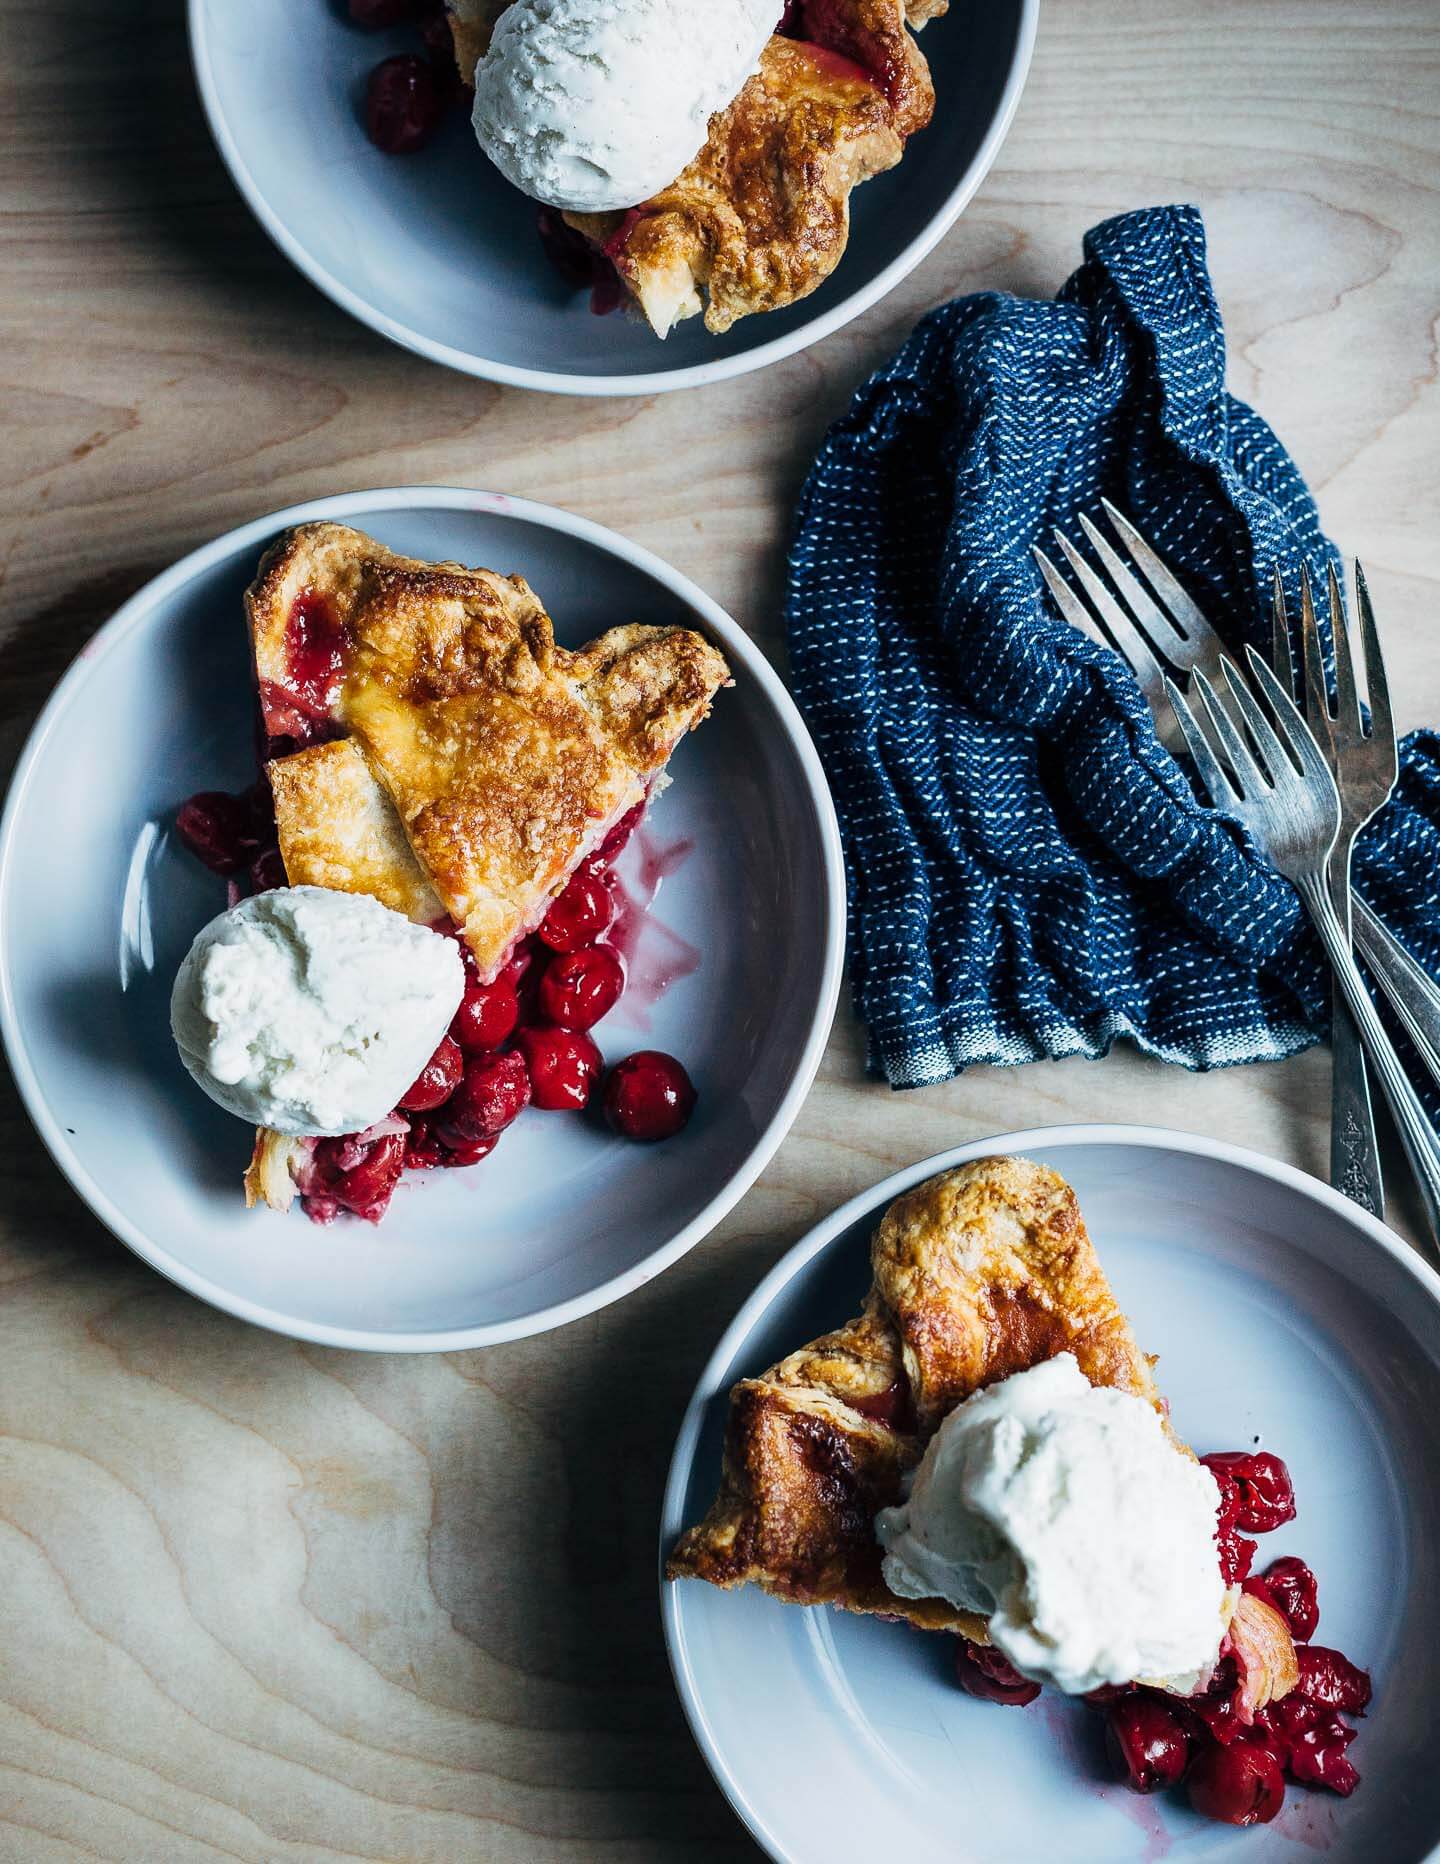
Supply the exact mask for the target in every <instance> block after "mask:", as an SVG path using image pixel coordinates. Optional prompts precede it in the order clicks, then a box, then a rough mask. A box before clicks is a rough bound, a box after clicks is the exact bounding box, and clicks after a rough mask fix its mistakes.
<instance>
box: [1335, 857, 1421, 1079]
mask: <svg viewBox="0 0 1440 1864" xmlns="http://www.w3.org/2000/svg"><path fill="white" fill-rule="evenodd" d="M1350 900H1351V907H1352V910H1353V911H1354V914H1355V942H1356V944H1357V945H1358V946H1359V947H1360V950H1361V951H1362V952H1363V953H1364V955H1365V962H1366V963H1367V964H1368V965H1369V966H1370V969H1371V970H1372V971H1373V972H1374V973H1375V976H1376V979H1377V981H1378V982H1379V984H1380V987H1381V989H1382V990H1383V991H1384V992H1385V995H1386V996H1387V997H1388V998H1389V999H1390V1001H1391V1003H1393V1004H1394V1006H1395V1009H1396V1013H1397V1014H1398V1015H1399V1017H1400V1020H1401V1022H1402V1023H1404V1025H1405V1033H1406V1034H1407V1035H1408V1036H1409V1038H1410V1040H1411V1041H1412V1042H1413V1043H1414V1044H1415V1047H1416V1049H1417V1051H1418V1052H1419V1055H1420V1059H1421V1060H1422V1061H1423V1062H1424V1064H1425V1066H1426V1067H1427V1068H1428V1069H1429V1070H1430V1072H1431V1074H1433V1075H1434V1077H1435V1079H1436V1080H1437V1081H1440V988H1437V986H1436V984H1435V982H1434V980H1433V978H1431V977H1430V975H1429V973H1428V972H1426V971H1423V970H1421V968H1420V966H1419V965H1418V964H1416V962H1415V960H1414V959H1413V958H1412V957H1411V956H1410V954H1409V952H1408V951H1406V949H1405V947H1404V946H1403V945H1402V944H1401V943H1400V941H1399V939H1397V938H1396V936H1395V934H1394V933H1393V932H1392V931H1391V930H1390V928H1389V927H1388V926H1387V925H1385V924H1384V923H1383V922H1382V921H1381V920H1379V919H1377V918H1376V917H1375V915H1374V913H1373V912H1371V910H1370V908H1369V907H1368V906H1367V905H1366V904H1365V902H1364V900H1362V899H1361V898H1360V896H1359V894H1358V893H1352V894H1351V896H1350Z"/></svg>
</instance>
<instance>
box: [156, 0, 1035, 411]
mask: <svg viewBox="0 0 1440 1864" xmlns="http://www.w3.org/2000/svg"><path fill="white" fill-rule="evenodd" d="M205 5H206V0H189V5H188V17H189V33H190V57H191V62H192V64H193V66H194V68H195V77H196V82H197V84H198V85H199V89H200V100H201V103H202V104H203V105H204V109H205V115H206V118H207V120H208V122H209V124H210V133H211V135H212V136H213V137H214V138H215V142H216V146H217V147H218V148H219V150H220V154H221V156H222V157H223V159H224V162H225V165H226V167H227V168H228V169H229V170H230V174H231V178H232V179H233V180H234V182H235V185H236V186H237V187H238V188H239V190H240V192H241V194H242V195H243V196H244V198H245V201H246V204H247V205H248V206H249V208H250V211H251V212H252V213H253V214H254V216H255V218H256V219H257V220H258V221H259V222H260V225H261V226H262V227H263V228H264V230H265V232H266V233H267V234H268V235H269V236H270V238H271V239H272V240H273V241H274V243H275V244H276V245H277V246H278V247H279V248H280V250H281V252H283V253H284V254H285V256H286V258H287V259H289V261H290V262H291V264H292V265H294V266H295V267H297V268H298V270H299V271H301V272H302V273H304V275H305V276H306V277H307V278H308V279H309V280H310V282H311V283H312V284H313V285H316V286H318V288H319V289H320V290H321V291H323V292H324V293H325V295H326V297H328V298H329V299H330V300H331V301H332V302H333V303H335V304H338V305H339V306H340V308H341V309H342V310H344V311H348V312H349V313H350V315H351V316H352V317H354V318H357V319H358V320H359V321H360V322H361V323H362V324H367V325H368V326H369V327H370V329H372V330H376V331H378V332H379V333H380V335H381V336H384V337H389V339H390V340H391V342H392V343H398V344H399V345H400V346H401V348H402V349H408V350H412V351H413V352H414V353H415V354H416V355H417V356H424V357H426V358H428V359H429V361H431V362H438V363H443V364H444V365H445V367H446V368H450V369H458V370H459V371H460V372H461V374H462V375H472V376H478V377H480V378H481V380H483V381H487V382H499V383H501V384H503V385H504V386H506V387H509V388H533V389H538V390H540V391H541V392H542V393H544V394H548V395H586V396H605V395H663V394H668V393H669V392H670V391H671V390H672V389H678V388H699V387H702V386H704V385H705V384H706V383H709V382H724V381H728V380H730V379H731V378H732V377H734V376H738V375H748V374H749V373H750V372H751V370H754V369H763V368H765V367H766V365H767V364H769V363H772V362H779V361H781V360H782V358H784V357H786V356H793V355H795V354H796V352H797V351H799V350H804V349H808V348H809V347H810V346H811V344H813V343H818V342H820V340H821V339H822V338H823V337H828V336H830V335H832V334H833V332H835V331H836V330H840V329H843V327H844V326H845V325H846V324H848V323H850V322H851V321H852V319H854V318H856V317H859V316H861V315H862V314H863V313H864V312H865V311H868V310H869V309H870V307H871V305H872V304H875V303H877V302H878V301H879V300H880V299H881V298H883V297H884V296H885V294H886V293H887V292H889V291H891V290H893V289H894V287H895V286H896V285H898V284H899V283H900V281H901V280H902V279H903V278H905V277H907V276H908V274H909V273H911V272H913V271H914V269H915V267H916V266H917V265H919V264H920V262H921V260H922V259H924V258H926V257H927V255H928V254H929V253H930V252H931V251H932V250H933V249H934V248H935V247H936V246H937V245H938V244H939V243H940V241H941V240H942V239H943V238H944V236H945V234H946V233H948V232H949V230H950V228H951V227H952V226H953V225H954V223H955V221H956V220H957V219H958V218H959V216H960V214H961V213H962V212H963V211H964V209H965V208H966V207H967V206H968V205H969V203H970V201H971V200H972V199H973V198H974V195H975V193H976V191H977V190H978V189H979V186H980V184H981V182H982V181H983V180H984V179H985V177H986V175H988V174H989V172H990V169H991V167H992V166H993V164H994V161H995V157H996V156H997V155H998V154H999V152H1000V145H1001V143H1003V142H1004V140H1005V137H1006V135H1007V133H1008V132H1009V129H1010V124H1011V121H1012V120H1013V118H1014V115H1015V111H1016V109H1017V107H1018V105H1019V102H1020V94H1021V92H1022V91H1023V90H1024V88H1025V80H1026V78H1027V77H1028V76H1029V72H1030V61H1031V57H1032V55H1033V53H1034V50H1035V35H1036V31H1037V28H1038V25H1039V19H1040V0H1020V18H1019V22H1018V28H1019V29H1018V31H1017V32H1016V35H1015V47H1014V51H1013V52H1012V54H1011V58H1010V68H1009V70H1008V71H1007V72H1006V74H1005V85H1004V89H1003V90H1002V91H1001V93H1000V102H999V106H998V108H997V109H996V111H995V114H994V116H993V117H992V119H991V121H990V127H989V128H988V129H987V131H986V132H985V137H984V140H983V141H982V142H981V144H980V147H979V149H978V150H977V151H976V153H975V157H974V159H973V161H972V162H971V163H970V165H969V167H968V168H967V169H966V170H965V172H964V174H962V175H961V177H960V179H959V180H958V181H957V182H956V184H955V186H954V187H953V188H952V189H951V190H950V192H949V194H948V195H947V196H946V197H945V199H944V201H943V202H942V203H941V205H940V208H939V210H938V212H937V213H936V214H935V215H934V217H933V218H932V219H931V220H930V221H929V222H928V223H927V225H926V226H925V227H924V229H923V230H922V231H921V232H920V233H918V234H917V235H916V236H915V238H914V239H913V240H911V242H910V244H909V245H908V246H906V247H905V248H904V250H903V251H902V252H899V253H897V254H896V256H895V257H894V258H893V259H892V260H891V261H890V263H889V265H887V266H885V267H884V268H883V269H882V270H881V271H880V272H878V273H877V274H876V276H875V277H874V278H872V279H871V280H870V282H869V284H867V285H864V286H861V287H860V288H859V289H857V290H856V291H854V292H852V293H851V294H850V295H849V296H848V297H846V298H844V299H843V300H842V301H841V302H840V303H839V304H837V305H835V306H834V307H833V308H832V309H830V310H828V311H826V312H824V313H823V314H822V315H821V316H818V317H812V318H811V319H810V320H809V321H808V322H807V323H804V324H802V325H800V327H799V328H798V329H796V330H792V331H791V332H790V333H789V334H788V335H787V336H783V337H776V338H774V339H772V340H771V341H770V342H769V343H761V344H759V345H757V347H756V348H754V349H750V350H742V351H740V352H739V353H738V354H736V355H734V356H725V357H717V358H716V360H715V361H714V362H703V363H692V364H690V365H689V366H688V367H687V368H681V369H670V370H665V369H657V370H651V371H650V372H649V373H648V374H645V375H562V374H559V373H557V372H555V371H553V370H549V369H526V368H521V367H519V366H517V365H515V364H513V363H502V362H494V361H492V360H491V359H490V358H488V357H485V356H477V355H476V354H474V352H473V351H470V350H461V349H455V348H454V347H453V346H452V345H450V344H448V343H437V342H436V341H435V340H434V338H432V337H427V336H425V335H424V334H423V333H422V332H421V331H419V330H414V329H412V328H411V327H410V326H409V325H408V324H404V323H401V322H400V321H399V319H398V318H394V317H387V316H386V315H385V313H384V312H383V311H379V310H376V309H375V307H374V306H373V305H371V304H369V303H368V302H367V301H366V300H365V299H364V298H363V297H361V296H360V294H359V293H358V292H355V291H352V290H351V289H350V287H349V286H348V285H345V284H342V283H341V281H340V280H339V279H338V278H336V277H335V275H334V274H333V273H332V272H330V271H328V270H327V269H326V268H325V267H324V266H323V265H321V264H320V262H319V261H318V260H317V259H316V258H315V257H314V255H313V254H312V253H311V252H310V251H309V249H308V248H307V247H306V246H305V245H304V244H303V243H302V242H301V240H300V239H299V238H298V237H297V236H296V235H295V234H294V233H293V232H292V231H291V230H290V228H289V227H288V226H286V224H285V223H284V221H282V220H281V219H280V217H279V215H278V214H277V213H275V211H274V210H273V209H272V207H271V206H270V203H269V202H268V201H267V200H266V198H265V196H264V194H263V193H262V192H261V191H260V188H259V186H258V184H257V183H256V181H255V178H254V176H253V175H252V174H251V173H250V170H249V168H248V166H247V165H246V162H245V158H244V157H243V156H242V154H241V153H240V149H239V146H238V144H237V143H236V141H235V139H234V137H233V136H232V135H231V133H230V127H229V124H228V123H227V122H226V119H225V115H224V112H223V111H222V109H221V107H220V97H219V90H218V87H217V85H216V82H215V75H214V71H213V69H212V66H211V55H210V43H209V39H208V37H207V28H206V21H205V13H204V9H205ZM657 340H658V339H657Z"/></svg>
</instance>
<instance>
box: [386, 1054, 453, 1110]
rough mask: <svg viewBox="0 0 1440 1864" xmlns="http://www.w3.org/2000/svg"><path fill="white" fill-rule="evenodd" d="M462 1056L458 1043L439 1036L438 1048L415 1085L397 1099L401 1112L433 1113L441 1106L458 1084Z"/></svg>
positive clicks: (421, 1071)
mask: <svg viewBox="0 0 1440 1864" xmlns="http://www.w3.org/2000/svg"><path fill="white" fill-rule="evenodd" d="M464 1072H465V1057H464V1056H463V1055H462V1054H461V1053H460V1044H459V1043H458V1042H454V1041H452V1040H451V1039H450V1037H449V1036H441V1038H440V1046H439V1047H438V1048H437V1049H436V1051H435V1053H434V1054H433V1055H432V1056H431V1057H430V1059H429V1061H427V1062H426V1064H425V1066H424V1067H423V1068H422V1069H421V1070H420V1073H419V1075H418V1076H417V1078H416V1080H415V1083H414V1085H413V1086H412V1087H410V1088H408V1089H407V1090H406V1092H405V1093H403V1094H402V1095H401V1096H400V1110H401V1112H402V1113H432V1112H433V1111H434V1110H435V1108H436V1107H443V1106H444V1104H445V1102H446V1101H447V1100H448V1099H449V1098H450V1096H451V1095H452V1094H453V1093H454V1092H455V1089H456V1088H457V1087H458V1086H459V1084H460V1077H461V1075H462V1074H463V1073H464Z"/></svg>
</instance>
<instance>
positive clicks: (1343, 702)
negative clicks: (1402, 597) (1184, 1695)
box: [1327, 563, 1364, 733]
mask: <svg viewBox="0 0 1440 1864" xmlns="http://www.w3.org/2000/svg"><path fill="white" fill-rule="evenodd" d="M1327 567H1328V571H1329V575H1328V579H1327V580H1328V583H1329V594H1330V640H1331V642H1332V644H1333V646H1334V649H1335V718H1336V721H1337V723H1338V724H1339V725H1340V728H1341V729H1342V731H1343V730H1351V731H1355V732H1357V733H1358V732H1361V731H1363V729H1364V726H1363V722H1362V720H1361V717H1360V695H1359V694H1358V693H1357V692H1356V690H1355V662H1354V661H1353V660H1352V659H1351V657H1350V622H1349V618H1348V617H1347V616H1346V613H1345V597H1344V596H1343V595H1342V594H1341V592H1340V578H1339V577H1338V576H1337V575H1336V574H1335V565H1334V564H1333V563H1331V564H1329V565H1328V566H1327Z"/></svg>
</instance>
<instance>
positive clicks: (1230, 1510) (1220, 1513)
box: [1206, 1464, 1240, 1534]
mask: <svg viewBox="0 0 1440 1864" xmlns="http://www.w3.org/2000/svg"><path fill="white" fill-rule="evenodd" d="M1206 1467H1207V1468H1209V1465H1208V1464H1207V1465H1206ZM1210 1474H1211V1475H1212V1476H1213V1477H1214V1478H1215V1486H1216V1488H1217V1489H1219V1491H1220V1500H1219V1502H1218V1503H1217V1505H1216V1510H1215V1517H1216V1521H1217V1523H1218V1525H1219V1530H1220V1533H1221V1534H1224V1532H1225V1530H1226V1528H1230V1527H1234V1525H1235V1523H1236V1521H1237V1520H1238V1519H1239V1518H1240V1484H1239V1483H1238V1482H1237V1481H1236V1480H1235V1478H1234V1476H1232V1475H1231V1474H1230V1472H1229V1471H1228V1470H1226V1469H1211V1470H1210Z"/></svg>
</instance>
